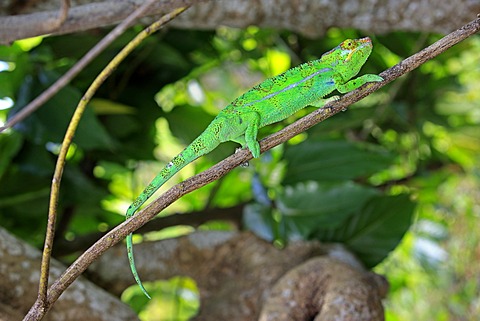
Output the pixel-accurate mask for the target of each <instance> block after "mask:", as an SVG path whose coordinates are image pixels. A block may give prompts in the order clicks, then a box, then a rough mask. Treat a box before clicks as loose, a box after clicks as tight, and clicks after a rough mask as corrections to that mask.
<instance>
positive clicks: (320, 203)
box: [277, 182, 378, 238]
mask: <svg viewBox="0 0 480 321" xmlns="http://www.w3.org/2000/svg"><path fill="white" fill-rule="evenodd" d="M377 193H378V192H377V191H376V190H375V189H373V188H369V187H364V186H361V185H358V184H355V183H353V182H343V183H336V184H332V183H323V184H320V183H317V182H308V183H300V184H297V185H295V186H287V187H286V188H285V190H284V191H283V193H281V194H280V195H279V196H278V198H277V208H278V209H279V211H280V213H281V214H282V215H283V220H284V222H285V223H286V224H287V226H288V228H287V229H288V231H290V233H292V235H294V234H299V235H300V236H302V237H303V238H309V237H310V236H311V234H312V233H313V232H314V231H316V230H318V229H320V228H334V227H338V226H340V224H342V223H343V222H344V221H345V220H346V219H347V218H348V217H349V216H350V215H352V214H353V213H355V212H356V211H358V210H360V209H361V208H362V207H363V205H364V204H365V202H366V201H367V200H368V199H369V198H370V197H372V196H373V195H376V194H377Z"/></svg>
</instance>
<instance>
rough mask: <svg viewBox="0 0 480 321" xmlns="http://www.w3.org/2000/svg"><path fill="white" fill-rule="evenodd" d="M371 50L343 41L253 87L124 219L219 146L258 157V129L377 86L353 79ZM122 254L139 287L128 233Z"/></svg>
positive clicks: (370, 78) (364, 43)
mask: <svg viewBox="0 0 480 321" xmlns="http://www.w3.org/2000/svg"><path fill="white" fill-rule="evenodd" d="M371 51H372V42H371V40H370V38H368V37H367V38H362V39H354V40H352V39H347V40H345V41H343V42H342V43H341V44H340V45H338V46H337V47H335V48H334V49H332V50H330V51H329V52H327V53H325V54H323V55H322V57H321V58H320V59H318V60H314V61H310V62H307V63H304V64H302V65H300V66H298V67H295V68H292V69H289V70H287V71H286V72H284V73H283V74H281V75H278V76H276V77H273V78H270V79H267V80H265V81H264V82H262V83H261V84H259V85H257V86H255V87H253V88H252V89H250V90H249V91H247V92H246V93H244V94H243V95H241V96H240V97H238V98H237V99H235V100H234V101H233V102H232V103H231V104H230V105H228V106H227V107H226V108H225V109H224V110H222V111H221V112H220V113H219V114H218V115H217V117H215V119H214V120H213V121H212V122H211V123H210V125H209V126H208V127H207V129H205V131H204V132H203V133H202V134H200V136H198V137H197V138H196V139H195V140H194V141H193V142H192V143H191V144H190V145H188V146H187V147H186V148H185V149H184V150H183V151H182V152H181V153H180V154H179V155H177V156H176V157H175V158H173V159H172V161H171V162H170V163H168V164H167V165H166V166H165V167H164V168H163V169H162V170H161V171H160V173H159V174H158V175H157V176H156V177H155V178H154V179H153V180H152V182H151V183H150V184H149V185H148V186H147V187H146V188H145V190H144V191H143V192H142V193H141V194H140V196H138V197H137V198H136V199H135V201H134V202H133V203H132V205H130V207H129V208H128V210H127V213H126V218H127V219H128V218H130V217H132V216H133V215H134V214H135V212H136V211H137V210H138V209H139V208H140V206H142V204H143V203H145V201H146V200H148V199H149V198H150V197H151V196H152V195H153V193H155V192H156V191H157V190H158V189H159V188H160V187H161V186H162V185H163V184H164V183H165V182H166V181H168V180H169V179H170V178H171V177H172V176H173V175H175V174H176V173H177V172H178V171H180V170H181V169H182V168H183V167H185V166H186V165H188V164H189V163H191V162H193V161H194V160H195V159H197V158H199V157H200V156H203V155H205V154H207V153H209V152H211V151H212V150H214V149H215V148H216V147H217V146H218V145H219V144H220V143H222V142H226V141H235V142H238V143H240V144H241V145H242V147H244V148H248V149H249V150H250V152H251V153H252V155H253V157H255V158H257V157H259V156H260V145H259V144H258V141H257V133H258V129H259V128H261V127H263V126H266V125H269V124H272V123H275V122H278V121H281V120H283V119H285V118H287V117H289V116H291V115H292V114H294V113H295V112H297V111H298V110H300V109H302V108H304V107H305V106H309V105H310V106H315V107H319V108H320V107H323V106H324V105H325V103H326V102H327V101H328V99H324V97H325V96H326V95H328V94H330V93H331V92H332V91H334V90H335V89H336V90H338V91H339V92H340V93H347V92H349V91H352V90H354V89H357V88H358V87H360V86H362V85H363V84H365V83H367V82H377V81H382V80H383V79H382V77H380V76H377V75H372V74H366V75H363V76H360V77H358V78H355V79H352V78H353V77H355V76H356V75H357V74H358V72H359V71H360V68H361V67H362V66H363V64H364V63H365V62H366V60H367V58H368V56H369V55H370V53H371ZM127 253H128V259H129V261H130V268H131V270H132V273H133V276H134V278H135V281H136V282H137V284H138V285H139V286H140V288H141V289H142V291H143V293H144V294H145V295H146V296H147V297H148V298H150V296H149V295H148V293H147V291H146V290H145V288H144V287H143V284H142V282H141V281H140V277H139V276H138V273H137V270H136V268H135V261H134V257H133V248H132V234H129V235H128V236H127Z"/></svg>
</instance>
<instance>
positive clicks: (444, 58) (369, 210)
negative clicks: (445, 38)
mask: <svg viewBox="0 0 480 321" xmlns="http://www.w3.org/2000/svg"><path fill="white" fill-rule="evenodd" d="M137 30H138V29H137V28H133V29H132V30H130V31H129V32H128V33H126V34H125V35H124V36H123V37H122V38H121V39H118V40H117V41H116V42H115V43H114V44H113V45H112V46H111V47H110V48H109V50H107V51H106V52H104V53H103V54H102V55H101V56H100V57H99V58H98V59H96V60H95V62H94V63H93V64H91V65H90V66H89V67H88V68H86V69H85V70H83V72H82V73H81V74H80V75H79V76H78V77H77V78H76V79H75V80H74V81H73V82H72V84H70V85H69V86H68V87H67V88H65V89H64V90H62V91H61V92H60V93H58V94H57V95H56V96H55V97H54V98H53V99H52V100H51V101H50V102H48V103H47V104H46V105H45V106H43V107H42V108H41V109H40V110H39V111H37V112H36V113H34V114H33V115H31V116H30V117H29V118H28V119H27V120H26V121H25V122H23V123H22V124H20V125H18V126H16V127H15V128H14V129H13V130H9V131H7V132H5V133H2V134H0V221H1V222H2V223H1V225H2V226H3V227H6V228H7V229H9V230H10V231H12V232H14V233H15V234H16V235H18V236H19V237H21V238H22V239H24V240H26V241H28V242H30V243H33V244H35V245H36V246H38V247H40V245H41V244H42V242H43V235H44V226H45V220H46V213H47V204H48V194H49V187H50V183H51V182H50V181H51V177H52V171H53V167H54V163H55V158H56V154H57V152H58V144H59V143H60V142H61V139H62V137H63V133H64V131H65V128H66V126H67V123H68V121H69V117H70V115H71V114H72V113H73V109H74V107H75V106H76V104H77V103H78V100H79V98H80V97H81V95H82V94H83V93H84V92H85V90H86V88H87V86H88V85H89V84H90V82H91V81H92V79H93V78H94V77H95V76H96V75H97V74H98V72H99V71H100V70H101V69H102V68H103V67H104V66H105V64H106V62H107V61H108V60H109V59H111V58H112V57H113V55H114V54H115V53H116V52H118V50H119V48H121V47H122V46H124V45H125V44H126V43H127V42H128V40H129V39H131V38H132V36H133V35H134V34H135V32H136V31H137ZM101 36H103V35H102V34H101V32H95V33H93V32H92V33H84V34H77V35H67V36H59V37H49V38H44V39H41V38H35V39H30V40H25V41H19V42H16V43H14V44H13V45H12V46H9V47H5V46H2V47H0V68H1V69H0V70H2V71H1V72H0V84H1V86H0V99H1V98H2V97H6V98H8V99H11V101H13V102H14V106H13V107H11V108H9V107H8V106H7V107H3V108H0V122H4V121H5V120H6V119H7V117H11V116H12V115H13V114H14V113H15V112H17V111H18V110H20V109H21V108H22V107H23V106H25V104H26V103H27V102H28V101H30V100H31V99H33V98H34V97H35V96H36V95H38V94H39V93H40V92H42V91H43V90H45V88H47V86H48V85H49V84H51V83H52V82H53V81H55V80H56V79H58V77H59V76H60V75H61V74H62V73H64V72H65V71H66V70H67V69H68V68H69V67H71V66H72V65H73V63H74V62H75V61H77V60H78V59H79V58H80V57H81V56H82V55H83V54H84V53H85V52H86V50H87V48H90V47H92V46H93V45H94V44H95V43H96V42H97V41H98V40H99V39H100V37H101ZM358 36H360V34H359V33H358V32H357V31H354V30H348V31H342V30H338V29H331V30H330V31H329V32H328V34H327V35H326V36H325V38H323V39H321V40H320V39H316V40H312V39H305V38H302V37H299V36H297V35H295V34H293V33H289V32H276V31H272V30H261V29H258V28H255V27H250V28H247V29H246V30H237V29H230V28H223V27H222V28H219V29H218V30H216V31H215V32H200V31H179V30H169V31H168V32H163V33H161V34H158V35H155V36H153V37H151V38H150V39H149V40H148V41H146V42H145V43H144V44H143V45H142V46H141V48H139V50H137V51H136V52H134V53H133V54H132V56H131V57H130V58H128V60H127V61H126V62H125V63H124V64H122V65H121V66H120V67H119V68H118V70H117V72H116V73H115V74H114V76H113V77H112V78H111V79H109V80H107V82H106V83H105V84H104V85H103V86H102V88H101V89H100V91H99V92H98V93H97V95H96V97H95V99H94V100H93V101H92V102H91V104H90V108H89V109H88V111H87V113H86V115H85V116H84V119H83V120H82V122H81V126H80V129H79V131H78V132H77V134H76V136H75V139H74V146H73V147H72V148H71V150H70V151H69V154H68V164H67V167H66V169H65V175H64V179H63V182H62V192H61V193H62V194H61V198H60V199H61V201H60V204H59V206H60V209H59V212H60V213H61V217H60V220H59V223H60V224H59V230H58V232H57V234H58V241H57V243H56V246H57V247H56V248H55V249H58V247H60V248H61V244H62V243H61V241H65V240H68V241H71V242H73V243H74V242H75V240H76V238H77V237H78V236H82V235H85V234H90V233H94V232H98V231H105V230H107V229H109V228H111V227H113V226H115V225H116V224H118V223H119V222H120V221H122V220H123V213H124V212H125V209H126V207H127V206H128V205H129V203H130V202H131V200H132V198H133V197H134V196H136V194H137V193H138V192H139V191H140V190H141V189H142V188H143V187H144V186H145V185H146V184H147V183H148V182H149V181H150V179H151V178H152V176H153V175H154V172H155V171H157V170H158V168H159V167H161V165H162V164H165V163H167V162H168V161H169V160H170V157H172V156H173V155H174V154H175V153H176V152H178V151H180V150H181V149H182V148H183V146H184V145H185V144H188V143H189V142H190V141H191V140H192V139H193V138H194V137H195V136H196V135H198V134H199V133H200V131H201V130H202V129H203V128H204V127H205V125H206V124H207V123H208V122H209V121H210V120H211V119H212V118H213V117H214V115H215V114H216V113H217V112H218V110H219V109H221V108H223V107H224V106H225V105H226V104H227V103H228V102H229V101H230V100H232V99H233V98H235V97H236V96H237V95H239V94H241V93H242V92H243V91H245V90H246V89H248V88H250V87H252V86H253V85H255V84H256V83H258V82H260V81H261V80H262V79H264V78H265V77H268V76H272V75H274V74H277V73H279V72H282V71H284V70H285V69H287V68H289V67H290V65H296V64H298V63H300V62H303V61H307V60H311V59H315V58H317V57H318V56H319V55H320V54H321V53H323V52H325V51H327V50H329V49H331V48H332V47H333V46H335V45H337V44H338V43H339V42H340V41H342V40H344V39H345V38H347V37H358ZM437 38H438V36H435V35H432V36H431V35H419V34H412V33H395V34H389V35H384V36H380V37H378V38H376V39H374V52H373V54H372V56H371V57H370V59H369V61H368V62H367V64H366V66H364V68H363V69H362V73H378V72H380V71H381V70H383V69H385V68H387V67H389V66H391V65H393V64H395V63H396V62H398V61H400V59H401V58H402V57H406V56H408V55H410V54H412V53H414V52H415V51H417V49H421V48H422V47H424V46H425V45H426V44H429V43H432V42H433V41H435V40H436V39H437ZM479 47H480V40H479V38H473V39H471V40H469V41H465V42H463V43H461V44H459V45H457V46H455V47H454V48H452V49H450V50H449V51H447V52H446V53H444V54H443V55H441V56H439V57H438V58H436V59H435V60H433V61H430V62H428V63H426V64H425V65H423V66H422V67H421V68H420V69H419V70H416V71H414V72H412V73H410V74H409V75H407V76H405V77H403V78H402V79H399V80H397V81H395V82H394V83H392V84H390V85H389V86H387V87H385V88H383V89H382V90H380V91H379V92H377V93H375V94H374V95H371V96H370V97H367V98H366V99H364V100H362V101H361V102H359V103H358V104H356V105H355V106H352V107H351V108H349V110H348V111H347V112H345V113H342V114H340V115H336V116H335V117H333V118H331V119H328V120H327V121H325V122H323V123H322V124H320V125H319V126H316V127H314V128H312V129H311V130H309V131H308V133H305V134H302V135H300V136H299V137H297V138H295V139H292V141H291V142H289V143H288V144H285V145H286V146H283V147H279V148H275V149H274V150H272V151H271V152H269V153H267V154H265V155H262V158H261V159H260V160H254V161H252V162H251V166H250V168H249V169H238V170H235V171H234V172H232V173H231V174H229V175H228V176H227V177H226V178H224V179H223V180H221V181H219V182H216V183H215V184H211V185H210V186H207V187H205V188H203V189H201V190H199V191H196V192H194V193H192V194H190V195H186V196H185V197H184V198H182V199H181V200H180V201H178V202H176V203H175V204H173V205H172V206H171V207H170V208H169V209H167V210H166V211H165V213H162V214H168V213H171V212H173V211H184V212H187V211H192V210H200V209H202V208H204V207H205V206H218V207H228V206H233V205H236V204H239V203H241V202H246V201H250V204H249V205H247V206H246V207H245V210H244V215H243V221H244V223H245V227H246V228H249V229H251V230H252V231H254V232H255V233H257V234H258V235H260V236H261V237H263V238H265V239H268V240H269V241H275V242H277V244H284V243H285V242H288V241H290V240H293V239H298V238H303V239H316V240H320V241H325V242H331V241H333V242H342V243H344V244H345V245H347V246H348V247H349V248H350V249H351V250H352V251H354V252H355V253H356V254H357V256H358V257H359V258H360V259H361V260H362V261H363V262H364V263H365V264H366V265H367V266H369V267H373V266H376V267H375V269H376V270H377V271H380V272H384V273H385V274H387V276H388V278H389V279H390V282H391V284H392V290H391V294H390V300H391V301H390V303H389V309H388V312H387V319H388V320H405V319H413V317H412V316H411V315H408V313H410V312H411V311H414V313H415V316H416V317H415V318H419V319H462V318H463V319H468V318H469V316H475V317H476V316H477V315H478V313H479V312H480V311H478V304H477V305H475V303H474V302H475V301H474V298H476V295H477V294H478V291H479V288H480V285H479V282H478V280H476V279H474V278H469V277H468V275H478V273H480V271H479V270H478V264H472V262H473V261H474V260H476V259H478V258H476V256H475V255H476V254H475V253H476V252H475V248H478V237H477V234H478V233H477V231H476V229H475V227H476V226H477V225H478V208H479V202H478V200H479V199H480V197H478V195H477V194H478V190H480V189H479V180H478V164H479V161H480V159H479V155H480V131H478V126H479V122H480V117H479V113H478V102H479V101H480V97H479V93H480V88H478V87H479V86H480V82H479V81H478V79H479V77H480V75H479V74H478V72H479V70H478V68H477V65H478V54H477V53H478V50H479V49H480V48H479ZM1 102H2V103H4V102H8V100H5V99H3V100H2V101H1ZM307 112H309V109H306V110H302V111H301V112H299V113H298V114H297V115H296V116H295V117H292V118H290V119H288V120H286V121H285V122H283V123H282V124H277V125H272V126H269V127H267V128H264V129H262V131H261V135H263V136H265V135H268V134H269V133H271V132H274V131H276V130H277V129H278V128H280V127H282V126H284V125H285V124H286V123H288V122H291V121H293V120H294V119H295V118H297V117H300V116H301V115H304V114H305V113H307ZM234 148H235V145H234V144H224V146H220V148H219V150H218V151H215V152H214V153H212V154H211V155H208V156H206V157H203V158H202V159H200V160H199V161H198V162H196V163H195V165H193V166H190V167H188V168H185V170H183V171H182V172H181V173H180V174H179V175H178V176H179V177H178V178H175V179H174V180H172V182H169V184H173V183H174V182H175V181H178V180H179V179H183V178H186V177H188V176H191V175H192V174H194V173H196V172H198V171H200V170H203V169H205V168H207V167H209V166H211V164H212V163H213V162H216V161H218V160H219V159H221V158H223V157H224V156H226V155H228V154H230V153H232V152H233V150H234ZM158 163H160V164H158ZM415 216H416V217H417V218H418V221H417V222H418V223H416V222H413V220H412V218H413V217H415ZM407 231H408V232H407ZM405 233H406V234H405ZM404 235H405V237H404ZM402 237H403V240H402ZM399 242H402V243H401V245H400V246H399V247H397V245H398V244H399ZM396 247H397V248H396ZM394 248H396V250H395V251H394V252H393V254H389V253H390V252H391V251H392V250H393V249H394ZM81 249H82V248H81V247H78V250H77V251H81ZM459 249H462V250H461V251H459ZM477 250H478V249H477ZM447 253H448V254H447ZM69 254H71V255H72V257H73V256H74V255H75V253H69ZM69 258H70V257H69ZM380 262H381V263H380ZM379 263H380V264H379ZM164 286H165V285H164V284H160V285H158V286H155V285H152V290H153V291H155V289H161V288H162V287H164ZM438 288H441V289H442V290H441V291H432V289H438ZM188 289H190V290H191V289H193V286H192V285H191V284H189V285H188ZM192 291H193V290H192ZM125 296H126V297H125V298H124V299H125V300H126V301H129V302H132V305H134V306H137V307H138V306H141V305H143V303H142V302H138V300H136V299H135V298H136V297H135V295H134V294H132V295H130V296H129V295H125ZM477 296H478V295H477ZM182 300H184V299H182ZM186 300H187V299H185V302H186ZM477 301H478V300H477ZM182 302H183V301H182ZM419 302H423V304H421V303H419ZM431 306H435V307H436V308H435V309H431V308H429V307H431ZM437 307H438V308H437ZM146 309H153V307H147V308H146ZM422 309H423V310H422ZM144 311H145V310H144ZM145 313H146V312H145ZM151 313H152V314H153V313H155V312H151ZM147 314H148V313H146V314H145V315H143V316H142V318H145V319H147V318H148V316H147ZM188 315H190V314H188ZM421 316H424V317H423V318H422V317H421ZM185 318H187V316H185Z"/></svg>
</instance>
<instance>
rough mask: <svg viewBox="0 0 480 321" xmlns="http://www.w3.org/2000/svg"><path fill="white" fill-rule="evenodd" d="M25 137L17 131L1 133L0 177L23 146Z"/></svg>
mask: <svg viewBox="0 0 480 321" xmlns="http://www.w3.org/2000/svg"><path fill="white" fill-rule="evenodd" d="M22 142H23V137H22V136H21V135H19V134H18V133H16V132H13V131H12V132H9V133H8V132H6V133H2V134H0V179H1V178H2V176H3V174H4V173H5V171H6V170H7V168H8V165H9V164H10V161H11V160H12V158H13V157H14V156H15V155H16V154H17V153H18V151H19V150H20V148H21V147H22Z"/></svg>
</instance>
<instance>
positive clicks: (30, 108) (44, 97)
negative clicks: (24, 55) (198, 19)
mask: <svg viewBox="0 0 480 321" xmlns="http://www.w3.org/2000/svg"><path fill="white" fill-rule="evenodd" d="M157 1H158V0H157ZM157 1H154V0H149V1H147V2H145V3H143V4H142V5H141V6H140V7H138V8H137V9H136V10H135V11H134V12H133V13H132V14H131V15H129V16H128V17H127V18H126V19H125V20H123V21H122V22H121V23H120V24H118V25H117V26H116V27H115V28H114V29H113V30H112V31H110V32H109V33H108V34H107V35H106V36H105V37H104V38H103V39H102V40H101V41H100V42H99V43H97V44H96V45H95V47H93V48H92V49H90V51H89V52H87V53H86V54H85V55H84V56H83V57H82V58H81V59H80V60H79V61H78V62H77V63H76V64H75V65H74V66H73V67H72V68H70V70H68V71H67V72H66V73H65V74H64V75H63V76H62V77H61V78H59V79H58V80H57V81H55V82H54V83H53V84H52V85H51V86H50V87H49V88H48V89H47V90H45V91H44V92H42V93H41V94H40V96H38V97H37V98H35V99H34V100H32V101H31V102H30V103H28V104H27V105H26V106H25V107H23V108H22V110H20V111H19V112H18V113H17V114H15V115H14V116H12V117H11V118H10V119H9V120H8V121H7V122H6V123H5V125H4V126H3V127H0V133H1V132H2V131H4V130H6V129H7V128H11V127H13V126H15V125H16V124H18V123H19V122H21V121H22V120H24V119H25V118H27V117H28V116H29V115H30V114H31V113H33V112H34V111H35V110H37V109H38V108H40V107H41V106H42V105H43V104H45V103H46V102H47V101H48V100H49V99H50V98H52V97H53V96H54V95H55V94H56V93H57V92H59V91H60V89H62V88H63V87H65V86H66V85H67V84H68V83H70V81H71V80H72V79H73V78H75V76H76V75H78V74H79V73H80V72H81V71H82V70H84V69H85V67H86V66H87V65H88V64H89V63H90V62H92V60H93V59H95V57H97V56H98V55H99V54H100V53H101V52H102V51H103V50H105V48H107V47H108V46H109V45H110V44H111V43H112V42H113V41H114V40H115V39H117V38H118V37H119V36H120V35H121V34H123V33H124V32H125V30H127V28H128V27H130V26H131V25H132V23H133V22H134V21H135V20H137V19H138V18H139V17H142V16H143V15H144V14H145V12H146V11H147V9H148V8H150V6H152V5H153V4H154V3H155V2H157Z"/></svg>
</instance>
